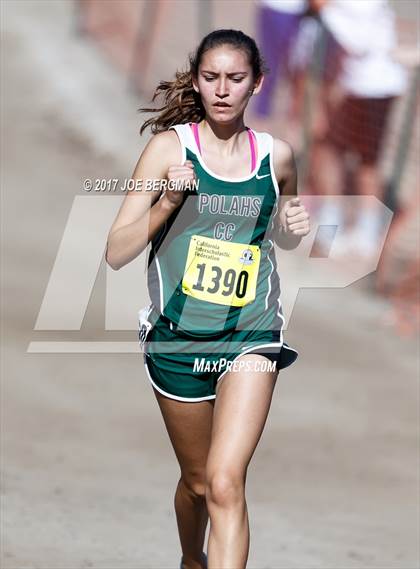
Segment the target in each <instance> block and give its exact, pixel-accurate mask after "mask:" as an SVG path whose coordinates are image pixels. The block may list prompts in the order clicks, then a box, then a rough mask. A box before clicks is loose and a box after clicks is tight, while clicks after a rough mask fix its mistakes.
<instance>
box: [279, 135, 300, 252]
mask: <svg viewBox="0 0 420 569" xmlns="http://www.w3.org/2000/svg"><path fill="white" fill-rule="evenodd" d="M273 164H274V172H275V175H276V179H277V182H278V185H279V189H280V197H279V203H278V210H277V215H276V217H275V219H274V241H275V242H276V243H277V245H278V246H279V247H280V248H281V249H286V250H289V249H295V248H296V247H297V246H298V245H299V243H300V241H301V239H302V236H300V235H292V234H287V233H284V231H283V228H282V224H281V222H280V213H281V211H282V209H283V207H284V206H285V204H286V202H287V201H288V200H291V199H292V198H294V197H297V171H296V163H295V158H294V155H293V150H292V148H291V146H290V145H289V144H287V142H285V141H284V140H280V139H274V147H273Z"/></svg>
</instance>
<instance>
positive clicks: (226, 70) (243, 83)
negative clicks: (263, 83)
mask: <svg viewBox="0 0 420 569" xmlns="http://www.w3.org/2000/svg"><path fill="white" fill-rule="evenodd" d="M193 86H194V89H195V90H196V91H197V92H198V93H200V95H201V100H202V103H203V106H204V108H205V110H206V114H207V117H210V118H212V119H213V120H214V121H216V122H223V123H229V122H231V121H232V120H233V119H236V118H237V117H238V116H239V115H241V114H243V112H244V111H245V108H246V106H247V104H248V100H249V98H250V96H251V94H252V91H253V87H254V78H253V74H252V68H251V65H250V64H249V61H248V56H247V54H246V53H245V52H244V51H243V50H241V49H233V48H230V47H227V46H222V47H217V48H213V49H211V50H209V51H206V52H205V54H204V55H203V58H202V60H201V63H200V66H199V69H198V77H197V78H196V79H195V80H193Z"/></svg>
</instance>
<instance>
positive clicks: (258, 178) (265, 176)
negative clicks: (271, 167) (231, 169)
mask: <svg viewBox="0 0 420 569" xmlns="http://www.w3.org/2000/svg"><path fill="white" fill-rule="evenodd" d="M267 176H271V174H264V176H258V174H257V180H261V178H267Z"/></svg>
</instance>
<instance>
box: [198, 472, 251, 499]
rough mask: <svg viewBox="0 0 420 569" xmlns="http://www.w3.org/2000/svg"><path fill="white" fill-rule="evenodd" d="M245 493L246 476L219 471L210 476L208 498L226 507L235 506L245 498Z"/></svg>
mask: <svg viewBox="0 0 420 569" xmlns="http://www.w3.org/2000/svg"><path fill="white" fill-rule="evenodd" d="M244 493H245V482H244V477H243V476H240V475H237V474H232V473H229V472H224V471H219V472H216V473H215V474H213V475H212V476H210V477H209V480H208V485H207V492H206V499H207V502H210V503H213V504H215V505H217V506H221V507H224V508H228V507H232V506H235V505H236V504H237V503H238V502H241V501H242V500H243V497H244Z"/></svg>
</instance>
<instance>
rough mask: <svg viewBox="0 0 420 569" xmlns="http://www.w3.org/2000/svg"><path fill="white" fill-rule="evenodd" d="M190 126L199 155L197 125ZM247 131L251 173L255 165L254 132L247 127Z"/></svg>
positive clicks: (193, 123) (194, 123)
mask: <svg viewBox="0 0 420 569" xmlns="http://www.w3.org/2000/svg"><path fill="white" fill-rule="evenodd" d="M190 126H191V128H192V131H193V133H194V138H195V142H196V144H197V148H198V151H199V152H200V154H201V146H200V137H199V135H198V124H197V123H196V122H192V123H190ZM247 130H248V139H249V145H250V147H251V172H253V171H254V168H255V164H256V162H257V153H256V151H255V146H256V143H255V134H254V131H252V130H251V129H250V128H248V127H247Z"/></svg>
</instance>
